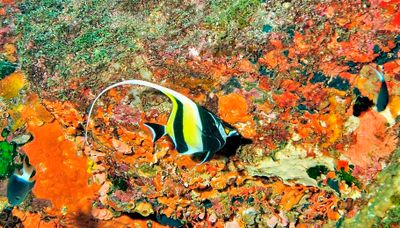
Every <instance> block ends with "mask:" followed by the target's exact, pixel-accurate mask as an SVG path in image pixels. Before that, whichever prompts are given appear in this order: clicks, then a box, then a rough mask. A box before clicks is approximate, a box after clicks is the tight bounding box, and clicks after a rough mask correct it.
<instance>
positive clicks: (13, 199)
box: [7, 156, 35, 206]
mask: <svg viewBox="0 0 400 228" xmlns="http://www.w3.org/2000/svg"><path fill="white" fill-rule="evenodd" d="M21 171H22V173H21ZM34 175H35V168H34V167H33V166H31V165H30V164H29V159H28V157H27V156H25V157H24V160H23V167H22V170H20V171H18V170H16V171H15V172H14V174H13V175H11V177H10V178H9V179H8V183H7V199H8V203H9V204H11V205H12V206H16V205H19V204H21V203H22V202H23V201H24V200H25V198H26V196H27V195H28V193H29V192H30V191H31V190H32V188H33V186H34V185H35V181H32V180H31V178H32V177H33V176H34Z"/></svg>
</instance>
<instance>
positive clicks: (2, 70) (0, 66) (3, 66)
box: [0, 61, 17, 79]
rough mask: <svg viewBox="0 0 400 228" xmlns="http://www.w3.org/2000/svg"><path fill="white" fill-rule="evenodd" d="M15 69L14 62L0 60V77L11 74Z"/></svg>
mask: <svg viewBox="0 0 400 228" xmlns="http://www.w3.org/2000/svg"><path fill="white" fill-rule="evenodd" d="M16 69H17V65H16V64H14V63H10V62H7V61H0V79H3V78H4V77H6V76H7V75H10V74H12V73H13V72H14V71H15V70H16Z"/></svg>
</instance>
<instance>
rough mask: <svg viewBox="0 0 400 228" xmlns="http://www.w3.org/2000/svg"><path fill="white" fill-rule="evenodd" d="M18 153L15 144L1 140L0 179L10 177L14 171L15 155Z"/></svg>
mask: <svg viewBox="0 0 400 228" xmlns="http://www.w3.org/2000/svg"><path fill="white" fill-rule="evenodd" d="M16 155H17V151H16V146H15V144H10V143H8V142H6V141H1V142H0V179H5V178H7V177H9V176H10V175H11V174H12V172H13V171H14V168H15V165H14V157H15V156H16Z"/></svg>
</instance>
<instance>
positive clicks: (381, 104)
mask: <svg viewBox="0 0 400 228" xmlns="http://www.w3.org/2000/svg"><path fill="white" fill-rule="evenodd" d="M371 68H372V69H373V70H374V72H375V73H376V75H377V76H378V78H379V80H380V81H381V88H380V89H379V93H378V98H377V100H376V110H377V111H378V112H382V111H383V110H385V109H386V106H387V104H388V103H389V92H388V88H387V85H386V81H385V78H384V77H383V74H382V73H381V72H379V71H378V70H376V69H375V68H373V67H371Z"/></svg>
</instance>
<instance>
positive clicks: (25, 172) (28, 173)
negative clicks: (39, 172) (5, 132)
mask: <svg viewBox="0 0 400 228" xmlns="http://www.w3.org/2000/svg"><path fill="white" fill-rule="evenodd" d="M35 174H36V171H35V167H33V166H31V165H30V164H29V159H28V156H26V155H25V157H24V160H23V166H22V175H21V178H23V179H24V180H27V181H29V179H30V178H31V177H33V176H34V175H35Z"/></svg>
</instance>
